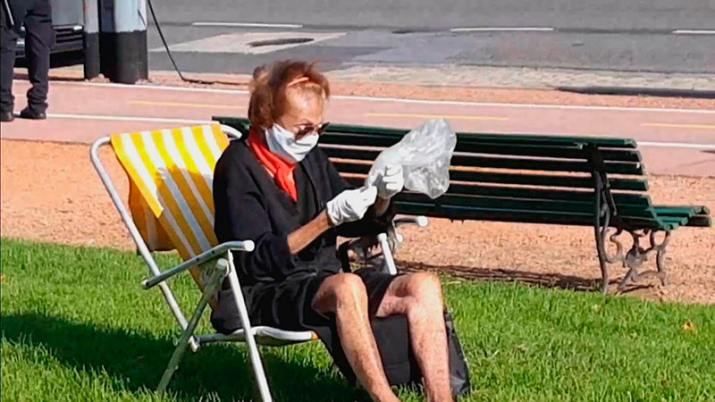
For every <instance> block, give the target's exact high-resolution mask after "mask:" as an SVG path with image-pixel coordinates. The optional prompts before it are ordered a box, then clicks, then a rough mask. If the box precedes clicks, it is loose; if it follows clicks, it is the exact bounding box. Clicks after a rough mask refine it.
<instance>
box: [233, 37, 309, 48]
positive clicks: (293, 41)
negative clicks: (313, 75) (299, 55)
mask: <svg viewBox="0 0 715 402" xmlns="http://www.w3.org/2000/svg"><path fill="white" fill-rule="evenodd" d="M312 41H313V38H279V39H268V40H257V41H254V42H248V43H247V44H248V46H250V47H262V46H283V45H297V44H301V43H308V42H312Z"/></svg>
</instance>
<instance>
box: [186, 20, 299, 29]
mask: <svg viewBox="0 0 715 402" xmlns="http://www.w3.org/2000/svg"><path fill="white" fill-rule="evenodd" d="M191 25H192V26H195V27H239V28H286V29H300V28H303V25H300V24H266V23H261V22H194V23H192V24H191Z"/></svg>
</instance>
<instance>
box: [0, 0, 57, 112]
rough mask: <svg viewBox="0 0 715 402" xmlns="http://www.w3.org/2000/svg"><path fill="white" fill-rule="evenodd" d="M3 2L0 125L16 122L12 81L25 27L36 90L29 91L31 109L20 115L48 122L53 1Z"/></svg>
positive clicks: (33, 84)
mask: <svg viewBox="0 0 715 402" xmlns="http://www.w3.org/2000/svg"><path fill="white" fill-rule="evenodd" d="M0 1H1V2H2V3H3V4H2V7H0V9H2V11H1V12H2V18H0V20H1V22H0V24H2V39H1V40H0V42H1V43H0V45H1V46H0V48H1V51H2V54H1V59H2V62H1V64H2V65H1V68H2V71H1V74H0V75H2V77H1V78H2V79H1V80H0V121H4V122H9V121H12V120H13V119H14V118H15V117H14V115H13V109H14V103H15V102H14V101H15V97H14V96H13V95H12V79H13V69H14V68H15V49H16V48H17V40H18V38H19V34H20V33H21V28H22V27H23V26H24V27H25V58H26V59H27V70H28V77H29V79H30V83H31V84H32V87H30V89H29V90H28V91H27V107H25V108H24V109H23V110H22V111H21V112H20V117H22V118H25V119H33V120H41V119H45V118H47V115H46V112H47V92H48V90H49V82H48V74H49V70H50V49H51V47H52V45H53V44H54V42H55V31H54V29H53V28H52V9H51V7H50V0H0Z"/></svg>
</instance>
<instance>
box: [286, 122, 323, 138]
mask: <svg viewBox="0 0 715 402" xmlns="http://www.w3.org/2000/svg"><path fill="white" fill-rule="evenodd" d="M329 124H330V122H327V121H326V122H325V123H322V124H319V125H317V126H315V125H312V124H307V125H303V126H298V131H297V132H296V133H295V137H296V138H301V137H305V136H306V135H308V134H312V133H316V134H318V135H321V134H323V133H324V132H325V130H326V129H327V128H328V125H329Z"/></svg>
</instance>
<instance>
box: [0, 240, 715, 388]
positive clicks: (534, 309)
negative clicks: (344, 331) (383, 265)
mask: <svg viewBox="0 0 715 402" xmlns="http://www.w3.org/2000/svg"><path fill="white" fill-rule="evenodd" d="M1 248H2V275H3V280H2V285H1V290H2V340H1V348H2V350H1V352H2V400H3V401H49V400H51V401H65V400H66V401H105V400H106V401H109V400H126V401H137V400H147V401H148V400H152V401H153V400H167V401H195V400H206V401H214V400H249V399H251V397H252V395H253V394H252V385H251V381H250V375H249V371H248V368H247V366H246V364H245V361H246V355H245V351H244V348H243V346H242V345H214V346H208V347H206V348H205V349H202V350H201V351H200V352H199V353H197V354H191V353H190V354H188V355H187V356H186V358H185V360H184V362H183V364H182V366H181V369H180V370H179V372H178V373H177V375H176V376H175V377H174V380H173V381H172V383H171V386H170V393H169V394H167V395H165V396H164V397H159V396H158V395H157V394H155V393H154V392H153V391H152V390H153V389H154V387H155V386H156V384H157V383H158V381H159V377H160V375H161V373H162V371H163V370H164V367H165V364H166V362H167V361H168V359H169V356H170V354H171V352H172V350H173V345H172V342H173V340H174V339H175V337H176V336H177V330H176V325H175V323H174V321H173V318H172V316H171V315H170V313H169V311H168V309H167V307H166V305H165V303H164V302H163V299H162V298H161V295H160V293H159V291H158V290H151V291H144V290H141V289H140V287H139V282H140V281H141V279H143V278H144V275H145V268H144V266H143V265H142V263H141V260H140V258H139V257H137V256H136V255H134V254H132V253H122V252H117V251H113V250H103V249H93V248H73V247H64V246H55V245H42V244H33V243H28V242H23V241H16V240H12V239H3V240H2V246H1ZM175 261H176V260H175V257H173V256H162V258H160V262H161V263H162V264H164V265H166V266H168V265H169V264H171V263H173V262H175ZM444 282H445V292H446V295H447V299H448V304H449V306H450V309H451V310H452V311H453V313H454V316H455V319H456V323H457V328H458V330H459V333H460V336H461V338H462V342H463V345H464V348H465V349H466V353H467V357H468V360H469V363H470V366H471V374H472V381H473V386H474V392H473V394H472V395H471V396H470V397H468V398H464V400H473V401H481V400H493V401H510V400H516V401H560V400H563V401H566V400H569V401H571V400H583V401H604V400H605V401H610V400H614V401H615V400H618V401H622V400H623V401H631V400H642V401H653V400H658V401H660V400H672V401H676V400H677V401H695V400H702V401H707V400H709V401H712V400H715V308H713V307H706V306H684V305H677V304H656V303H647V302H642V301H638V300H631V299H627V298H621V297H607V298H604V297H602V296H600V295H598V294H591V293H577V292H572V291H561V290H546V289H537V288H529V287H524V286H520V285H508V284H507V285H505V284H494V283H480V284H473V283H466V282H460V281H455V280H452V279H447V278H445V280H444ZM172 286H173V288H174V289H175V291H176V292H177V294H178V296H179V299H180V301H181V302H182V303H183V305H184V306H187V307H188V306H189V305H191V304H193V303H195V301H196V300H197V296H198V292H197V291H196V290H195V288H194V285H193V283H192V282H191V281H190V279H189V278H188V276H184V277H182V278H181V279H179V280H177V281H175V282H173V284H172ZM686 322H690V323H692V324H693V325H694V330H685V329H683V325H684V324H685V323H686ZM202 328H203V329H204V330H209V325H208V320H205V321H204V322H203V323H202ZM263 350H264V357H265V361H266V365H267V371H268V376H269V380H270V381H271V382H272V385H273V391H274V396H275V398H276V400H278V401H321V400H323V401H347V400H366V396H365V394H364V393H363V392H362V391H359V390H354V389H352V388H351V387H350V386H348V385H347V384H346V383H345V382H344V381H343V380H342V379H341V377H340V375H339V374H337V373H336V372H335V371H334V370H333V369H332V367H331V363H330V359H329V356H328V355H327V353H326V352H325V351H324V350H323V348H322V346H321V345H320V344H319V343H312V344H306V345H299V346H291V347H283V348H264V349H263ZM400 396H401V397H402V398H403V399H404V400H421V396H420V395H418V394H416V393H414V392H411V391H407V390H401V391H400Z"/></svg>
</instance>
